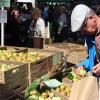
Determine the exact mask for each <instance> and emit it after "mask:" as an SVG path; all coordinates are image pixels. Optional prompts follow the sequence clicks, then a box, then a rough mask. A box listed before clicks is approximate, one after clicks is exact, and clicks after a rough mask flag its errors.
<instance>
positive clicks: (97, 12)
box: [96, 6, 100, 16]
mask: <svg viewBox="0 0 100 100" xmlns="http://www.w3.org/2000/svg"><path fill="white" fill-rule="evenodd" d="M96 14H97V15H99V16H100V6H98V7H97V9H96Z"/></svg>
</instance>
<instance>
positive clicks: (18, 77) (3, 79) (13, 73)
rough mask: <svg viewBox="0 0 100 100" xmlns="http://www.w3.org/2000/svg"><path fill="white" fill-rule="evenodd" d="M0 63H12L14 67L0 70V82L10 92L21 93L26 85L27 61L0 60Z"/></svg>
mask: <svg viewBox="0 0 100 100" xmlns="http://www.w3.org/2000/svg"><path fill="white" fill-rule="evenodd" d="M0 63H5V64H8V65H9V64H14V66H15V67H13V68H11V69H9V70H7V71H0V84H2V85H4V86H5V87H6V89H7V90H9V91H11V93H21V92H22V91H24V90H25V88H26V87H27V86H28V77H27V74H28V72H27V67H28V64H27V63H18V62H11V61H0Z"/></svg>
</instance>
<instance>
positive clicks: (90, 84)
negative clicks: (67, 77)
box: [69, 76, 99, 100]
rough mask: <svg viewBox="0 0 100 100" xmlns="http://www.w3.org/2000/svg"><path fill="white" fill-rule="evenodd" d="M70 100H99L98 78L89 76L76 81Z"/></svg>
mask: <svg viewBox="0 0 100 100" xmlns="http://www.w3.org/2000/svg"><path fill="white" fill-rule="evenodd" d="M69 100H99V91H98V81H97V78H96V77H94V76H88V77H86V78H84V79H81V80H79V81H76V82H75V83H74V84H73V86H72V91H71V95H70V98H69Z"/></svg>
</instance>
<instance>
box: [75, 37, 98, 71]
mask: <svg viewBox="0 0 100 100" xmlns="http://www.w3.org/2000/svg"><path fill="white" fill-rule="evenodd" d="M84 39H85V40H86V44H87V52H88V57H87V58H85V59H84V60H83V61H82V62H81V63H80V64H78V65H77V66H83V67H84V68H85V69H86V70H87V71H91V70H92V68H93V66H94V65H95V64H96V48H95V37H94V36H90V35H85V36H84Z"/></svg>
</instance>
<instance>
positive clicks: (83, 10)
mask: <svg viewBox="0 0 100 100" xmlns="http://www.w3.org/2000/svg"><path fill="white" fill-rule="evenodd" d="M71 30H72V32H76V31H81V32H83V33H87V34H88V35H91V36H94V39H95V40H94V46H92V47H91V45H90V47H89V49H90V50H91V51H92V52H91V53H90V55H92V56H93V58H94V59H92V60H91V61H90V60H89V59H87V60H86V63H85V64H84V63H83V64H81V65H80V66H78V68H77V72H79V71H80V69H81V68H82V69H86V70H88V71H89V70H90V71H92V72H93V73H94V74H96V75H97V76H99V75H100V17H99V16H97V15H96V13H95V12H94V11H93V10H92V9H90V8H89V7H88V6H86V5H84V4H79V5H77V6H76V7H75V8H74V9H73V11H72V13H71ZM88 41H89V40H88ZM93 48H94V49H93ZM92 49H93V50H92ZM95 53H96V54H95ZM95 56H96V62H97V63H96V64H93V65H92V66H91V65H90V64H91V63H90V62H95ZM78 74H79V73H78Z"/></svg>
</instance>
